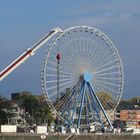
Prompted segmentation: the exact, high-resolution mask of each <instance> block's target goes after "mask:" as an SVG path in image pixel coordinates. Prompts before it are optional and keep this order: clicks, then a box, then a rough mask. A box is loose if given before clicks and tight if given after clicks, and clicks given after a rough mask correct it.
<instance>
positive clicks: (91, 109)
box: [85, 93, 96, 121]
mask: <svg viewBox="0 0 140 140" xmlns="http://www.w3.org/2000/svg"><path fill="white" fill-rule="evenodd" d="M85 95H86V98H87V100H88V102H89V108H90V111H91V112H92V118H93V120H94V121H96V118H95V115H94V113H93V112H94V109H93V108H92V104H91V101H90V99H89V97H88V95H87V93H86V94H85Z"/></svg>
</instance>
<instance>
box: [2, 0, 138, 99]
mask: <svg viewBox="0 0 140 140" xmlns="http://www.w3.org/2000/svg"><path fill="white" fill-rule="evenodd" d="M75 25H88V26H93V27H96V28H98V29H99V30H101V31H102V32H104V33H105V34H106V35H107V36H109V37H110V39H111V40H112V41H113V42H114V44H115V45H116V48H117V49H118V51H119V53H120V56H121V59H122V62H123V66H124V74H125V85H124V92H123V98H130V97H133V96H139V95H140V90H139V86H140V74H139V72H140V55H139V53H140V39H139V36H140V35H139V33H140V1H139V0H100V1H99V0H59V1H58V0H36V1H35V0H22V1H19V0H12V1H9V0H1V1H0V70H2V69H3V68H4V67H5V66H7V65H8V64H9V63H10V62H11V61H12V60H14V59H15V58H16V57H17V56H19V55H20V54H21V53H22V52H24V51H25V50H26V49H27V48H29V47H31V46H32V45H33V44H34V43H36V42H37V41H38V40H39V39H40V38H41V37H42V36H44V35H45V34H47V33H48V31H49V30H51V29H53V28H55V27H60V28H62V29H65V28H68V27H71V26H75ZM47 45H48V44H46V46H45V47H43V48H41V49H40V50H38V52H37V54H36V55H35V56H33V57H32V58H30V59H29V60H28V61H26V62H25V63H24V64H23V65H21V66H20V67H19V68H18V69H16V70H15V71H14V72H13V73H12V74H10V75H9V76H8V77H7V78H5V79H4V80H3V81H2V82H1V83H0V95H2V96H4V97H7V98H10V96H11V93H13V92H20V91H25V90H26V91H30V92H32V93H34V94H40V93H41V84H40V69H41V63H42V59H43V57H44V54H45V50H46V48H47Z"/></svg>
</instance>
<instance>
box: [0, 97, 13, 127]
mask: <svg viewBox="0 0 140 140" xmlns="http://www.w3.org/2000/svg"><path fill="white" fill-rule="evenodd" d="M12 115H13V113H12V108H11V105H10V102H9V101H8V100H6V99H4V98H2V97H1V96H0V125H2V124H7V123H8V118H9V117H11V116H12Z"/></svg>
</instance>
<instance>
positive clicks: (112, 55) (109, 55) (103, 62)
mask: <svg viewBox="0 0 140 140" xmlns="http://www.w3.org/2000/svg"><path fill="white" fill-rule="evenodd" d="M105 53H106V54H104V56H105V58H104V59H103V60H101V62H98V63H97V64H96V65H95V67H96V68H98V67H100V66H102V65H103V64H106V63H107V62H108V61H110V60H114V59H112V58H113V57H114V55H115V52H112V53H111V51H110V50H109V51H106V52H105ZM110 53H111V54H110ZM114 61H115V60H114Z"/></svg>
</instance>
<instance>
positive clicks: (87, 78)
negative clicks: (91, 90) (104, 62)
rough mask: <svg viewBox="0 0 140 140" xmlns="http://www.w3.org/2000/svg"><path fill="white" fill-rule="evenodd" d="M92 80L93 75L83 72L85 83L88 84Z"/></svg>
mask: <svg viewBox="0 0 140 140" xmlns="http://www.w3.org/2000/svg"><path fill="white" fill-rule="evenodd" d="M92 78H93V75H92V73H91V72H85V74H84V80H85V81H86V82H90V81H91V80H92Z"/></svg>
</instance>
